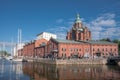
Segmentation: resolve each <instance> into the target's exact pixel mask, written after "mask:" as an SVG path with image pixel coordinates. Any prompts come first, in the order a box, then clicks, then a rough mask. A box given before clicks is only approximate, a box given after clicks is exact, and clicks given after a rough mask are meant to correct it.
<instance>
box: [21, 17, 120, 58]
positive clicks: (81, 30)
mask: <svg viewBox="0 0 120 80" xmlns="http://www.w3.org/2000/svg"><path fill="white" fill-rule="evenodd" d="M91 35H92V34H91V31H90V30H89V29H88V28H87V27H86V26H85V25H84V24H83V23H82V21H81V20H80V17H79V15H77V17H76V19H75V22H74V24H73V26H72V29H71V30H70V31H69V32H67V36H66V40H60V39H57V37H56V35H55V34H51V33H47V32H43V33H41V34H38V35H37V40H35V41H32V42H30V43H27V44H26V45H25V46H24V47H23V51H21V52H23V56H27V57H41V58H43V57H46V58H48V57H49V58H82V57H89V58H98V57H109V56H117V55H118V44H116V43H112V42H107V41H95V40H92V39H91Z"/></svg>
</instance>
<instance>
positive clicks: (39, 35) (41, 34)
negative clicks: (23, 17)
mask: <svg viewBox="0 0 120 80" xmlns="http://www.w3.org/2000/svg"><path fill="white" fill-rule="evenodd" d="M51 37H52V38H55V39H56V38H57V36H56V35H55V34H52V33H48V32H42V33H40V34H38V35H37V40H39V39H43V38H44V39H46V40H48V41H49V40H50V38H51Z"/></svg>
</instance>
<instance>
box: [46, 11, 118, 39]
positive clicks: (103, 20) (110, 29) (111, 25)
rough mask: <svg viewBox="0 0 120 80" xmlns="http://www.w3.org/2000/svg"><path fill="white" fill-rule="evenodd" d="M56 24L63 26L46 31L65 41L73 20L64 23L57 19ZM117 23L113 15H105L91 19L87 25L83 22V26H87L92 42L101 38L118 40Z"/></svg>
mask: <svg viewBox="0 0 120 80" xmlns="http://www.w3.org/2000/svg"><path fill="white" fill-rule="evenodd" d="M82 21H83V22H84V21H85V19H84V18H82ZM56 22H57V23H63V25H62V26H56V27H53V28H50V29H47V30H46V31H48V32H51V33H54V34H56V35H57V36H58V38H60V39H65V38H66V35H67V31H69V30H70V29H71V27H72V25H73V23H74V19H73V18H70V19H68V20H66V21H65V20H63V19H58V20H57V21H56ZM118 23H120V22H116V21H115V14H113V13H105V14H102V15H100V16H98V17H97V18H95V19H93V20H92V21H89V22H87V23H86V22H84V25H85V26H87V27H88V28H89V29H90V31H91V32H92V39H93V40H98V39H102V38H110V39H113V38H117V39H120V27H117V26H119V24H118ZM66 26H67V27H66Z"/></svg>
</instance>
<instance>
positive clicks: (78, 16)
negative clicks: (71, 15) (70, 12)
mask: <svg viewBox="0 0 120 80" xmlns="http://www.w3.org/2000/svg"><path fill="white" fill-rule="evenodd" d="M75 23H81V20H80V15H79V14H77V17H76V20H75Z"/></svg>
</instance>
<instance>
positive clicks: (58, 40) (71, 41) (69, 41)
mask: <svg viewBox="0 0 120 80" xmlns="http://www.w3.org/2000/svg"><path fill="white" fill-rule="evenodd" d="M52 40H53V41H55V42H57V43H77V44H79V43H82V42H77V41H74V40H61V39H53V38H52Z"/></svg>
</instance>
